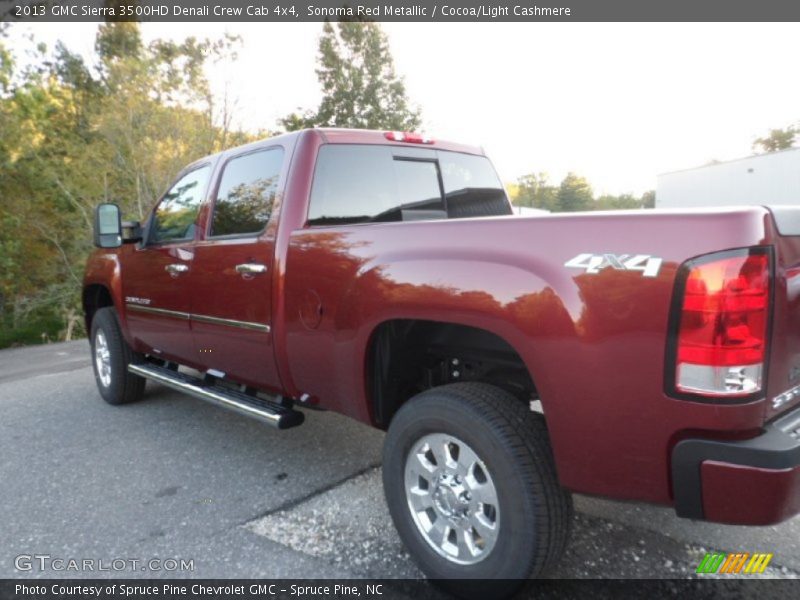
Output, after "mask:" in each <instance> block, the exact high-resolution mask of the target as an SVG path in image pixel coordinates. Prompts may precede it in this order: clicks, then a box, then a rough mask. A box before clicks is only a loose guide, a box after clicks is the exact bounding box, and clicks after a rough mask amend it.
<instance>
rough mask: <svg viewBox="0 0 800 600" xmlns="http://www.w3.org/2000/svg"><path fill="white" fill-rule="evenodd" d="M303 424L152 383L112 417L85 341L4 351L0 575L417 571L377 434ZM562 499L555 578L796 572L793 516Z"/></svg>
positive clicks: (798, 529)
mask: <svg viewBox="0 0 800 600" xmlns="http://www.w3.org/2000/svg"><path fill="white" fill-rule="evenodd" d="M306 417H307V418H306V422H305V424H304V425H302V426H301V427H299V428H296V429H289V430H285V431H278V430H274V429H272V428H270V427H268V426H265V425H262V424H260V423H258V422H255V421H252V420H249V419H247V418H246V417H242V416H239V415H237V414H233V413H230V412H227V411H225V410H223V409H220V408H217V407H214V406H210V405H208V404H206V403H204V402H202V401H200V400H196V399H192V398H189V397H186V396H182V395H181V394H179V393H176V392H173V391H170V390H168V389H167V388H164V387H162V386H159V385H156V384H152V383H148V385H147V392H146V396H145V399H144V400H143V401H142V402H140V403H136V404H132V405H127V406H122V407H113V406H109V405H107V404H105V403H104V402H103V401H102V400H101V399H100V396H99V395H98V393H97V391H96V388H95V383H94V378H93V375H92V370H91V366H90V363H89V349H88V343H87V342H86V341H78V342H69V343H64V344H50V345H46V346H36V347H29V348H21V349H11V350H3V351H0V540H2V544H0V578H10V577H15V578H19V577H22V578H52V577H129V578H135V577H176V576H177V577H197V578H218V577H224V578H255V577H264V578H323V577H336V578H347V577H355V578H361V577H376V578H401V577H410V578H415V577H419V576H420V572H419V571H418V569H417V567H416V566H415V565H414V563H413V562H412V561H411V559H410V557H409V556H408V554H407V553H406V552H405V550H404V549H403V547H402V545H401V544H400V541H399V539H398V537H397V535H396V533H395V531H394V528H393V527H392V525H391V521H390V520H389V516H388V512H387V509H386V505H385V502H384V499H383V492H382V489H381V486H380V450H381V444H382V440H383V434H382V433H381V432H379V431H375V430H373V429H370V428H369V427H366V426H364V425H361V424H359V423H356V422H354V421H351V420H349V419H347V418H345V417H342V416H339V415H336V414H333V413H327V412H307V414H306ZM575 502H576V509H577V511H576V518H575V521H574V523H573V535H572V541H571V543H570V545H569V548H568V550H567V553H566V556H565V558H564V560H563V562H562V564H561V565H560V567H559V568H558V569H557V570H556V571H554V572H553V573H551V574H550V577H552V578H685V577H694V576H695V574H694V572H695V569H696V567H697V565H698V563H699V561H700V560H701V559H702V557H703V555H704V554H705V552H710V551H721V552H743V551H746V552H757V551H758V552H771V553H773V554H774V558H773V559H772V562H771V563H770V566H769V568H768V569H767V571H766V572H765V573H764V575H763V576H762V577H765V578H798V576H800V519H794V520H791V521H788V522H786V523H783V524H781V525H778V526H774V527H731V526H721V525H714V524H709V523H700V522H693V521H687V520H681V519H678V518H676V517H675V516H674V513H673V511H672V510H671V509H669V508H665V507H656V506H647V505H641V504H632V503H621V502H612V501H608V500H602V499H597V498H589V497H585V496H576V498H575ZM20 557H22V558H20ZM42 557H49V558H42ZM56 559H63V560H64V562H63V563H57V562H56ZM70 559H75V560H76V561H80V562H81V564H83V565H84V566H85V564H86V563H83V561H85V560H89V561H93V562H92V563H91V564H92V565H93V569H85V568H82V569H81V570H79V571H75V570H71V569H68V568H65V567H68V566H69V564H70V563H69V562H68V561H69V560H70ZM154 559H155V560H156V561H157V562H155V563H153V562H152V561H153V560H154ZM114 560H116V561H117V563H116V564H115V565H114V567H113V568H110V569H108V570H104V571H99V570H98V569H99V568H101V566H102V565H105V566H106V567H107V568H108V567H109V566H110V565H111V564H112V561H114ZM181 562H183V563H184V564H183V565H181ZM123 563H124V565H125V567H124V568H122V569H116V567H121V566H122V565H123ZM58 567H61V568H60V569H59V568H58ZM726 577H734V576H726Z"/></svg>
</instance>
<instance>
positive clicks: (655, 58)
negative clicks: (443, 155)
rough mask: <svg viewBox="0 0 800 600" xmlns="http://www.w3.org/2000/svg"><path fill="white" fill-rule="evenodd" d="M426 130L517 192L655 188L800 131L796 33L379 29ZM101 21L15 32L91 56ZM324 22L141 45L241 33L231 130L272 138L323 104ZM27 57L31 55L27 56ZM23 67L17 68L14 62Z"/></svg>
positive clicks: (576, 26)
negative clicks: (546, 179) (475, 148)
mask: <svg viewBox="0 0 800 600" xmlns="http://www.w3.org/2000/svg"><path fill="white" fill-rule="evenodd" d="M382 26H383V28H384V30H385V31H386V33H387V35H388V37H389V43H390V47H391V51H392V54H393V56H394V60H395V67H396V70H397V72H398V73H399V74H401V75H403V76H404V77H405V81H406V88H407V92H408V96H409V97H410V99H411V101H412V102H413V103H415V104H417V105H418V106H420V108H421V109H422V114H423V122H424V127H423V130H424V132H425V133H427V134H428V135H430V136H431V137H433V138H434V139H435V138H440V139H450V140H454V141H459V142H465V143H470V144H475V145H479V146H482V147H483V148H484V149H485V150H486V152H487V153H488V154H489V156H490V157H491V158H492V160H493V162H494V163H495V166H496V167H497V169H498V171H499V173H500V175H501V177H502V178H503V180H504V181H506V182H512V181H514V180H515V179H516V178H517V177H519V176H521V175H523V174H526V173H531V172H537V173H538V172H546V173H548V174H549V175H550V180H551V181H552V182H555V183H558V182H559V181H560V179H561V178H562V177H563V176H564V175H566V174H567V173H568V172H570V171H572V172H575V173H578V174H580V175H583V176H584V177H586V178H587V179H588V180H589V182H590V183H591V184H592V186H593V187H594V189H595V193H596V194H598V195H599V194H602V193H611V194H619V193H629V192H630V193H635V194H640V193H642V192H644V191H646V190H649V189H654V188H655V185H656V175H657V174H659V173H664V172H668V171H672V170H678V169H684V168H690V167H695V166H700V165H703V164H706V163H708V162H710V161H712V160H729V159H733V158H739V157H742V156H747V155H749V154H751V153H752V143H753V140H754V139H755V138H756V137H758V136H760V135H762V134H765V133H766V132H767V131H768V130H769V129H770V128H774V127H785V126H787V125H790V124H793V123H797V122H798V121H800V77H797V67H796V62H797V42H796V40H797V39H800V24H795V23H766V24H747V23H745V24H725V23H721V24H720V23H626V24H615V23H384V24H382ZM95 27H96V25H95V24H89V23H73V24H63V23H62V24H54V23H36V24H32V25H21V24H14V25H12V31H11V35H12V38H11V40H12V49H16V50H18V51H21V49H22V47H23V45H24V44H23V42H22V41H21V40H22V37H21V36H22V34H24V33H31V32H32V33H34V35H35V36H36V39H37V41H44V42H45V43H47V44H48V45H53V44H54V43H55V41H56V40H57V39H61V40H63V41H64V42H65V43H66V45H67V46H68V47H69V48H71V49H72V50H74V51H78V52H81V53H83V54H85V55H87V56H88V55H90V54H91V50H92V45H93V36H94V29H95ZM321 29H322V25H321V24H320V23H296V24H295V23H291V24H286V23H247V24H236V23H226V24H222V23H219V24H217V23H152V24H145V25H143V26H142V30H143V35H144V37H145V39H146V40H150V39H153V38H157V37H164V38H172V39H182V38H183V37H186V36H189V35H194V36H197V37H218V36H220V35H222V33H224V32H225V31H228V32H230V33H234V34H238V35H241V36H242V38H243V45H242V47H241V48H240V50H239V58H238V60H237V61H236V62H235V63H233V64H221V65H217V66H216V67H212V68H210V70H209V73H208V74H209V78H210V81H211V83H212V86H213V88H214V90H215V91H216V93H218V94H220V95H221V94H224V93H227V95H228V97H229V99H231V100H232V101H233V102H235V107H236V117H237V118H236V120H235V123H236V124H238V125H239V126H241V127H244V128H246V129H252V130H257V129H261V128H263V129H274V128H275V126H276V120H277V119H278V118H279V117H281V116H284V115H286V114H287V113H289V112H291V111H293V110H295V109H296V108H297V107H303V108H314V107H316V105H317V103H318V101H319V98H320V92H319V88H318V84H317V79H316V75H315V73H314V69H315V59H316V52H317V40H318V37H319V34H320V32H321ZM18 53H20V54H21V52H18ZM20 58H22V57H21V56H20Z"/></svg>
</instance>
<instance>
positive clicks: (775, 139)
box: [753, 125, 800, 152]
mask: <svg viewBox="0 0 800 600" xmlns="http://www.w3.org/2000/svg"><path fill="white" fill-rule="evenodd" d="M798 136H800V128H798V127H796V126H794V125H790V126H789V127H785V128H783V129H770V130H769V133H767V135H765V136H763V137H760V138H756V141H755V142H753V150H754V151H756V152H759V151H760V152H777V151H778V150H788V149H789V148H792V147H794V144H795V142H796V141H797V139H798Z"/></svg>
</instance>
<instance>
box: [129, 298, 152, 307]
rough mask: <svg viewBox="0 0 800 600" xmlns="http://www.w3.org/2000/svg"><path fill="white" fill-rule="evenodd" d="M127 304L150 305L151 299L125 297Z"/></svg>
mask: <svg viewBox="0 0 800 600" xmlns="http://www.w3.org/2000/svg"><path fill="white" fill-rule="evenodd" d="M125 302H127V303H128V304H144V305H145V306H147V305H148V304H150V298H137V297H136V296H125Z"/></svg>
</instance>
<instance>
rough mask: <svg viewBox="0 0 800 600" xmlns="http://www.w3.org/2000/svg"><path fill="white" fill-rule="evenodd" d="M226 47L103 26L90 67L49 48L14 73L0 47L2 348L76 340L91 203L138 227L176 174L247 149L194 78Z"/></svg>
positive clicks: (229, 43)
mask: <svg viewBox="0 0 800 600" xmlns="http://www.w3.org/2000/svg"><path fill="white" fill-rule="evenodd" d="M0 33H1V32H0ZM236 43H237V39H236V38H233V37H226V38H223V39H221V40H216V41H208V40H196V39H194V38H188V39H186V40H184V41H183V42H172V41H164V40H156V41H154V42H152V43H150V44H148V45H145V44H143V42H142V39H141V36H140V34H139V27H138V25H137V24H136V23H104V24H102V25H101V26H100V27H99V28H98V33H97V38H96V43H95V51H96V63H97V67H89V66H87V64H86V62H85V61H84V59H83V58H82V57H81V56H80V55H77V54H74V53H72V52H70V50H69V49H68V48H66V47H65V46H63V45H62V44H60V43H58V44H56V45H55V48H54V50H53V52H52V53H49V52H48V51H47V49H45V48H43V47H41V45H40V47H39V49H38V55H37V56H38V59H37V60H36V61H35V62H34V63H33V64H31V65H30V66H29V67H27V68H26V69H25V70H24V71H23V72H14V71H13V61H12V56H11V55H10V53H9V52H8V51H7V50H6V49H5V48H4V46H3V45H2V37H0V123H1V124H2V127H0V172H2V173H3V176H2V177H0V198H2V199H3V202H2V204H0V269H1V270H0V317H1V319H0V322H2V325H3V336H2V339H0V346H2V345H3V344H8V343H18V342H20V341H41V335H39V334H36V335H34V333H35V331H34V332H33V333H32V332H31V330H30V328H31V327H34V329H35V328H36V327H39V328H40V329H41V331H39V330H36V331H39V333H46V334H47V336H48V338H49V339H54V338H55V337H57V336H58V335H61V336H62V337H63V336H65V335H76V334H77V333H79V332H80V327H81V326H80V318H79V315H80V286H81V276H82V271H83V265H84V263H85V260H86V255H87V254H88V252H89V251H90V249H91V226H92V212H93V209H94V206H95V205H97V204H98V203H100V202H103V201H106V200H108V201H114V202H117V203H119V204H120V206H121V208H122V211H123V214H124V215H125V218H133V219H140V218H142V217H143V216H144V215H145V214H146V212H147V210H148V209H149V208H150V206H152V203H153V201H154V200H155V199H156V198H157V197H158V196H159V195H160V193H161V192H162V191H163V190H164V189H165V188H166V186H167V185H168V184H169V182H170V180H171V179H172V178H173V177H174V176H175V174H176V172H177V171H178V170H179V169H180V168H181V167H183V166H184V165H185V164H187V163H188V162H190V161H192V160H194V159H196V158H199V157H200V156H203V155H205V154H209V153H212V152H216V151H219V150H222V149H223V148H225V147H227V146H231V145H237V144H240V143H244V142H246V141H250V140H251V139H253V136H250V135H247V134H245V133H242V132H238V131H231V130H230V128H229V126H228V124H229V122H230V118H229V115H227V114H226V113H225V110H224V106H223V107H222V109H220V108H219V107H217V106H216V105H215V101H214V99H213V97H212V94H211V92H210V89H209V85H208V81H207V80H206V78H205V75H204V67H205V64H206V61H208V60H220V59H223V58H225V57H229V56H232V54H233V49H234V47H235V45H236ZM9 315H10V316H9ZM53 320H55V321H57V322H58V323H60V324H61V325H60V327H58V328H55V329H54V327H53ZM36 323H39V325H38V326H37V325H35V324H36ZM14 332H17V333H14ZM66 332H69V333H66Z"/></svg>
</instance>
